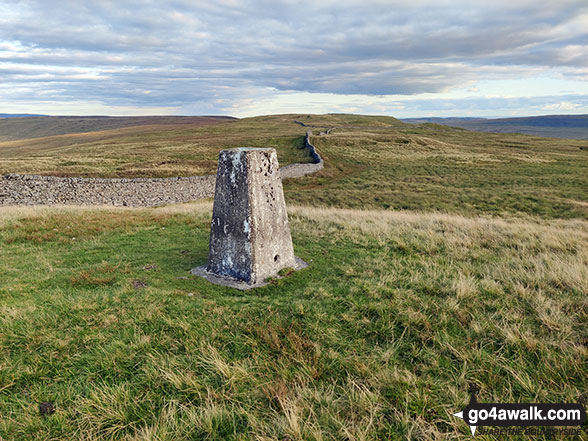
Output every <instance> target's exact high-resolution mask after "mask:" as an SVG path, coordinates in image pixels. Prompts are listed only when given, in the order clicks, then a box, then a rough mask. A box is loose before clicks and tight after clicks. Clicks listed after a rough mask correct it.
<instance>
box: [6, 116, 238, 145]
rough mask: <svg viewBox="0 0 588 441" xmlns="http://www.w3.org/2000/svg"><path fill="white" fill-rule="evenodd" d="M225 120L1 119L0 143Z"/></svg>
mask: <svg viewBox="0 0 588 441" xmlns="http://www.w3.org/2000/svg"><path fill="white" fill-rule="evenodd" d="M232 119H233V118H230V117H226V116H132V117H108V116H44V117H36V118H35V117H23V118H4V119H1V118H0V141H14V140H18V139H29V138H42V137H46V136H55V135H67V134H72V133H87V132H98V131H102V130H113V129H121V128H125V127H135V126H150V125H177V124H191V125H206V124H214V123H219V122H226V121H230V120H232Z"/></svg>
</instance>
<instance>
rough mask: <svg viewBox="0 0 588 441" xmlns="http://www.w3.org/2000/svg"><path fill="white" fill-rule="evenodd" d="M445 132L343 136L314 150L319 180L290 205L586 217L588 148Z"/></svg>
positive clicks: (291, 193)
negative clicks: (320, 160)
mask: <svg viewBox="0 0 588 441" xmlns="http://www.w3.org/2000/svg"><path fill="white" fill-rule="evenodd" d="M509 136H510V137H507V135H497V134H488V133H486V134H479V133H473V132H466V131H463V130H454V129H446V128H442V127H440V126H436V127H430V126H423V127H417V128H414V127H412V128H386V129H381V128H373V129H366V128H364V129H361V130H359V129H357V130H355V129H354V130H351V129H337V130H335V131H333V132H332V133H331V134H330V135H328V136H320V137H318V136H315V137H313V138H312V142H313V143H314V144H315V145H316V146H317V148H318V150H319V151H320V152H321V154H322V155H323V157H324V158H325V165H326V167H325V169H324V170H323V171H321V172H320V173H319V174H318V175H316V176H311V177H306V178H304V179H298V180H290V181H289V182H288V183H287V185H286V191H287V198H288V201H289V202H291V203H296V204H305V205H311V204H312V205H330V206H337V207H350V208H393V209H411V210H426V211H429V210H437V211H443V212H448V213H462V214H492V215H497V216H501V215H504V214H507V215H509V214H517V215H519V214H531V215H534V216H540V217H543V218H578V217H579V218H587V217H588V191H587V190H586V189H587V188H588V149H587V150H581V149H580V147H581V146H582V145H583V144H586V141H571V140H556V139H548V138H538V137H532V136H526V135H509Z"/></svg>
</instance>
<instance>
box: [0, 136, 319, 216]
mask: <svg viewBox="0 0 588 441" xmlns="http://www.w3.org/2000/svg"><path fill="white" fill-rule="evenodd" d="M310 136H312V132H311V131H308V132H307V134H306V141H305V147H306V148H307V149H309V151H310V154H311V156H312V158H313V161H314V163H308V164H291V165H287V166H285V167H282V168H281V169H280V173H281V178H282V179H285V178H297V177H301V176H305V175H308V174H312V173H315V172H317V171H319V170H321V169H322V168H323V167H324V161H323V159H322V158H321V157H320V155H319V154H318V152H317V151H316V148H315V147H314V146H313V145H312V144H311V143H310ZM215 179H216V176H214V175H209V176H191V177H178V178H138V179H96V178H61V177H55V176H38V175H16V174H9V175H4V176H2V177H0V206H2V205H114V206H129V207H153V206H158V205H165V204H174V203H181V202H189V201H194V200H197V199H202V198H209V197H213V196H214V188H215Z"/></svg>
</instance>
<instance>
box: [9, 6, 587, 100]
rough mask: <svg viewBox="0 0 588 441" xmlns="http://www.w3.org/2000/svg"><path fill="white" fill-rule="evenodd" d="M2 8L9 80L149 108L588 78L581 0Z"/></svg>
mask: <svg viewBox="0 0 588 441" xmlns="http://www.w3.org/2000/svg"><path fill="white" fill-rule="evenodd" d="M1 8H2V9H0V13H2V15H1V16H0V43H1V42H2V41H6V42H9V43H10V44H14V43H15V42H18V43H19V44H20V45H21V48H20V49H18V48H17V49H10V48H9V49H5V50H2V49H0V72H2V73H1V74H2V76H3V77H2V82H3V83H5V84H14V85H18V84H21V83H24V82H29V83H35V84H37V87H38V88H39V89H42V90H43V93H45V94H51V93H52V91H53V90H54V91H59V93H56V94H55V95H56V98H55V99H58V98H59V97H61V98H62V99H69V98H71V97H74V96H77V97H91V98H92V99H95V100H99V101H102V102H104V103H117V102H119V101H121V102H124V103H125V104H132V105H139V106H140V105H143V104H145V105H158V104H159V105H165V106H182V105H185V104H186V103H190V102H193V101H207V100H209V101H210V100H218V99H224V100H234V99H238V98H239V97H242V96H243V95H244V94H245V93H250V91H251V90H255V88H257V89H262V88H268V87H270V88H275V89H278V90H284V91H285V90H297V91H309V92H330V93H337V94H367V95H389V94H405V95H411V94H418V93H425V92H440V91H444V90H447V89H449V88H451V87H455V86H459V85H463V84H467V83H468V82H471V81H474V80H476V79H478V78H480V77H481V76H483V75H490V76H492V75H501V76H503V77H506V76H508V75H511V76H516V75H520V74H521V73H522V72H524V71H525V69H533V68H538V69H541V68H548V67H552V66H554V65H555V66H569V67H571V68H572V69H571V70H564V71H562V75H570V76H571V77H574V78H578V77H579V78H582V76H581V73H579V70H581V69H582V68H585V67H586V61H585V60H586V58H585V55H586V54H587V53H588V27H582V26H580V25H578V17H582V16H583V17H588V5H586V3H585V1H584V0H579V1H573V0H560V1H558V2H551V3H548V4H541V3H538V2H534V1H520V2H508V1H496V2H492V3H490V2H488V3H486V2H480V3H477V4H476V3H475V2H470V1H465V0H463V1H461V0H460V1H455V2H448V1H439V2H436V1H429V2H424V1H419V0H415V1H411V2H408V1H407V2H401V1H374V2H366V1H361V2H360V1H358V2H352V1H341V2H324V3H321V2H318V4H315V3H310V2H309V3H306V4H301V3H298V2H275V1H267V0H259V1H243V2H233V1H218V2H193V1H187V0H186V1H183V0H174V1H167V2H164V1H144V2H140V3H139V4H138V3H137V2H131V1H129V0H119V1H116V2H115V1H100V2H98V1H96V2H79V1H73V0H70V1H64V0H61V1H54V0H45V1H40V0H38V1H32V0H29V1H24V2H5V3H4V5H2V6H1ZM566 48H567V49H566ZM2 63H4V64H5V66H4V67H3V68H2ZM501 66H502V67H505V66H506V67H509V69H508V71H505V70H500V69H499V67H501ZM60 67H61V68H63V69H61V70H60V69H59V68H60ZM574 68H575V69H576V70H574ZM76 69H77V70H79V72H77V73H76V72H75V71H76ZM84 75H87V77H86V78H84ZM215 89H216V90H215ZM25 98H29V97H26V96H23V99H25Z"/></svg>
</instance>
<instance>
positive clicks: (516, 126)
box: [401, 115, 588, 139]
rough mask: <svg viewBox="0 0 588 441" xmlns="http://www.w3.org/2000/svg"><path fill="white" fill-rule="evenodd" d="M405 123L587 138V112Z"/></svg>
mask: <svg viewBox="0 0 588 441" xmlns="http://www.w3.org/2000/svg"><path fill="white" fill-rule="evenodd" d="M401 121H403V122H405V123H409V124H426V123H433V124H440V125H444V126H450V127H458V128H462V129H467V130H474V131H478V132H495V133H525V134H528V135H537V136H545V137H552V138H567V139H588V115H542V116H528V117H517V118H495V119H486V118H406V119H402V120H401Z"/></svg>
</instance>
